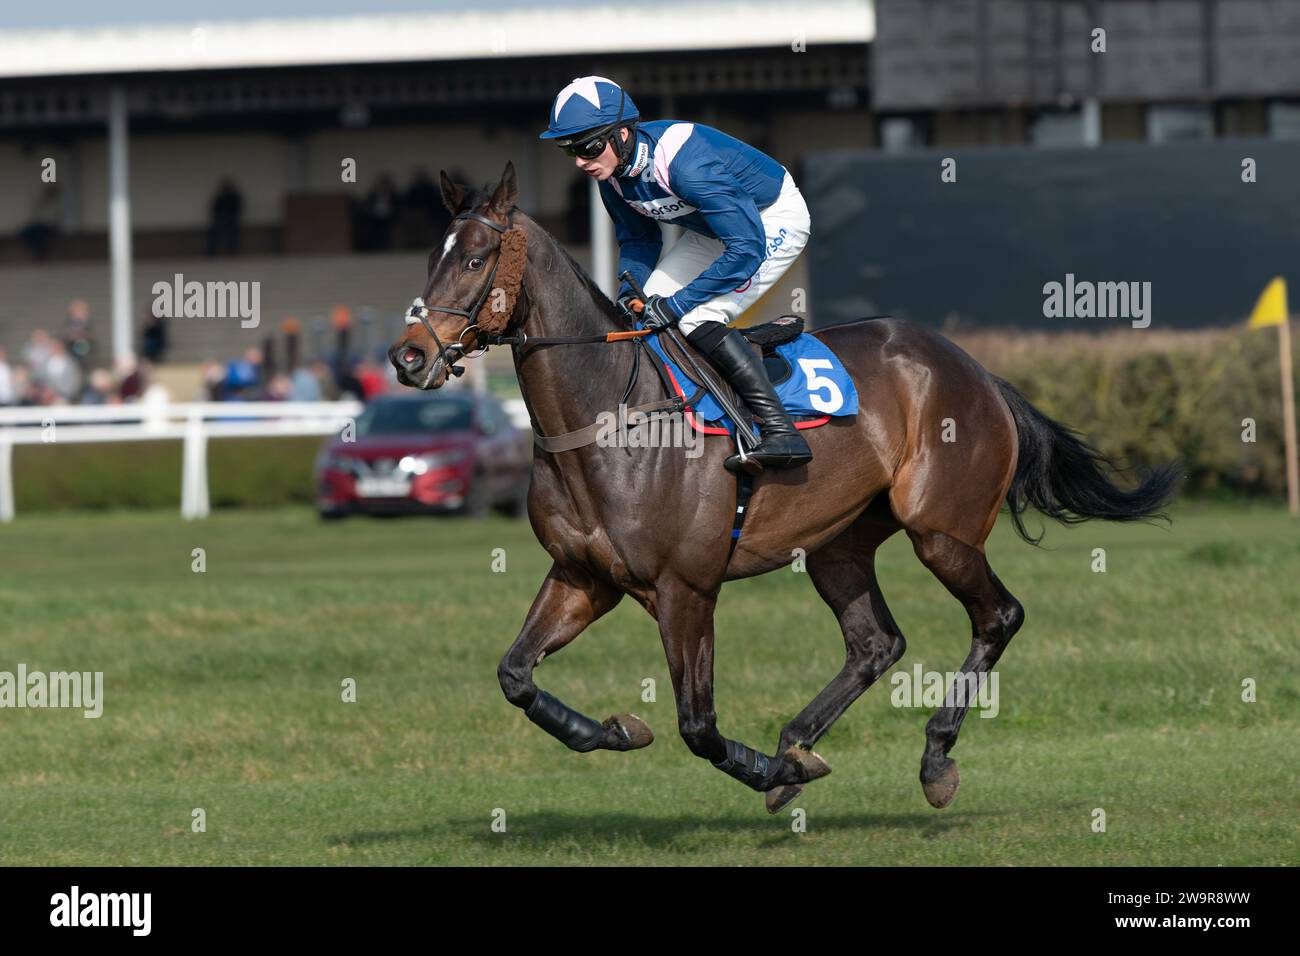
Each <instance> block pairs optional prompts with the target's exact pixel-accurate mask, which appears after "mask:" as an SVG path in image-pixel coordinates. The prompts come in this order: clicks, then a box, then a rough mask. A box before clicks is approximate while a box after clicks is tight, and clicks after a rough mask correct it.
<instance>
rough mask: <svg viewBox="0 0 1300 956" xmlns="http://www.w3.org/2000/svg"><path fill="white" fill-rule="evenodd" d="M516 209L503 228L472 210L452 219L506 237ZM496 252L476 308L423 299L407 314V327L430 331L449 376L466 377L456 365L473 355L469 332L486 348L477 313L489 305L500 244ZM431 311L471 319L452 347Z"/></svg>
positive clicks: (520, 288)
mask: <svg viewBox="0 0 1300 956" xmlns="http://www.w3.org/2000/svg"><path fill="white" fill-rule="evenodd" d="M516 208H518V207H516V206H511V207H510V210H509V211H508V212H507V213H506V224H505V225H504V226H502V225H501V224H500V223H496V222H493V221H492V220H491V219H489V218H488V217H487V216H484V215H482V214H480V213H477V212H474V211H473V210H469V209H467V210H465V211H464V212H462V213H458V214H457V215H456V217H455V219H454V220H453V222H455V221H459V220H461V219H473V220H475V221H476V222H481V223H483V225H485V226H490V227H491V228H492V229H494V230H496V232H497V233H498V234H500V235H501V236H504V235H505V234H506V232H507V231H508V230H510V229H513V228H514V217H515V209H516ZM496 252H497V259H496V262H494V263H492V271H491V272H489V273H488V277H487V282H486V283H484V285H483V291H482V292H481V293H479V297H478V301H476V302H475V303H474V307H473V308H472V309H468V310H466V309H454V308H451V307H450V306H441V305H426V304H425V302H424V299H423V298H417V299H416V300H415V301H414V302H412V303H411V307H410V308H409V309H408V310H407V312H406V324H407V325H408V326H409V325H423V326H424V329H425V331H426V332H428V333H429V335H431V336H432V337H433V341H434V343H435V344H436V345H437V346H438V358H439V359H440V360H441V361H442V363H443V365H444V366H445V367H446V369H447V373H448V375H464V374H465V369H463V368H461V367H460V366H459V365H456V364H455V363H456V362H457V361H459V360H460V359H462V358H466V357H468V356H471V355H472V354H473V353H472V352H471V351H470V350H467V349H466V348H465V335H466V333H468V332H473V333H474V338H475V343H476V347H481V348H482V349H483V350H486V349H487V343H484V344H482V345H481V346H480V345H479V344H478V342H479V340H480V339H482V338H483V335H482V333H481V331H480V329H479V324H478V314H479V311H480V310H481V309H482V308H483V305H484V303H485V302H487V297H488V295H489V293H491V291H492V288H493V281H494V280H495V279H496V275H497V269H498V268H499V267H500V265H501V245H500V243H498V244H497V248H496ZM523 288H524V280H523V276H522V275H521V276H520V278H519V290H520V291H521V292H522V291H523ZM430 312H446V313H447V314H448V315H463V316H464V317H465V318H466V319H468V320H469V324H468V325H466V326H465V328H464V329H462V330H461V333H460V335H459V336H457V338H456V341H455V342H453V343H452V344H451V345H443V344H442V339H441V338H440V337H439V336H438V333H437V332H435V331H434V330H433V324H432V323H430V322H429V313H430ZM453 349H454V350H455V354H454V355H453V354H452V350H453Z"/></svg>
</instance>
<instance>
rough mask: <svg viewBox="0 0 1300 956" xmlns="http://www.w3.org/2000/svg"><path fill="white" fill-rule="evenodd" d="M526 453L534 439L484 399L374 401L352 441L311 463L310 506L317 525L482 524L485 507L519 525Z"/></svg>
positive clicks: (338, 442) (332, 445) (528, 462)
mask: <svg viewBox="0 0 1300 956" xmlns="http://www.w3.org/2000/svg"><path fill="white" fill-rule="evenodd" d="M344 437H352V436H346V435H345V436H344ZM532 445H533V440H532V433H531V432H529V431H527V430H525V429H520V428H517V427H516V426H515V424H514V423H513V422H512V421H511V420H510V416H509V415H508V414H507V413H506V410H505V409H504V408H503V407H502V405H501V403H500V402H498V401H497V400H496V399H495V398H492V397H491V396H490V395H484V394H478V393H473V392H463V393H460V394H451V395H448V394H446V393H442V394H436V395H428V394H422V393H414V394H411V395H387V396H383V397H381V398H376V399H374V400H373V401H371V402H370V403H369V404H367V405H366V408H365V411H363V412H362V413H361V415H360V416H359V417H358V418H357V426H356V435H355V440H354V441H345V440H344V438H336V439H333V440H331V441H330V442H329V443H328V444H327V445H325V447H323V448H322V449H321V451H320V454H319V455H318V456H317V458H316V507H317V510H318V511H319V512H320V514H321V517H323V518H341V517H343V516H345V515H349V514H415V513H444V514H448V513H449V514H462V515H467V516H470V517H480V516H482V515H484V514H486V513H487V511H488V509H490V508H498V509H500V510H502V511H504V512H506V513H507V514H511V515H516V516H522V515H523V514H525V513H526V511H527V507H528V479H529V474H530V472H531V470H532V462H533V449H532Z"/></svg>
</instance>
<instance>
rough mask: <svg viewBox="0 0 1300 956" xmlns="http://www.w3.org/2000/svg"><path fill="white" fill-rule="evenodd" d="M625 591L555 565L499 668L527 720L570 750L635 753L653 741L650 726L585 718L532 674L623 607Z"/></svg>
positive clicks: (624, 717)
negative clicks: (550, 656) (602, 618)
mask: <svg viewBox="0 0 1300 956" xmlns="http://www.w3.org/2000/svg"><path fill="white" fill-rule="evenodd" d="M622 596H623V592H622V591H620V590H618V589H617V588H615V587H613V586H612V585H609V584H606V583H605V582H603V581H599V580H597V579H596V578H594V577H592V576H591V575H589V574H587V573H586V572H584V571H582V570H581V569H578V568H565V567H562V566H561V565H559V564H553V565H552V566H551V570H550V573H549V574H547V575H546V581H545V582H544V583H543V584H542V589H541V590H540V591H538V592H537V597H536V598H534V599H533V606H532V607H531V608H529V610H528V617H527V618H526V619H525V621H524V626H523V630H521V631H520V632H519V636H518V637H517V638H515V642H514V644H512V645H511V646H510V650H508V651H506V655H505V657H503V658H502V659H501V664H500V666H499V667H498V668H497V679H498V680H500V681H501V689H502V690H503V691H505V695H506V699H507V700H509V701H510V703H512V704H514V705H515V706H516V707H519V708H522V709H523V711H524V713H525V714H526V715H527V716H528V719H529V720H531V721H532V722H533V723H535V724H537V726H539V727H541V728H542V729H543V730H545V731H546V732H547V733H548V734H550V735H551V736H552V737H555V738H556V739H557V740H559V741H561V742H562V743H563V744H564V745H565V746H567V747H569V748H570V749H571V750H577V751H579V752H580V753H586V752H587V751H589V750H636V749H638V748H640V747H645V746H647V745H648V744H650V743H651V742H652V741H653V740H654V734H653V733H651V731H650V728H649V727H648V726H646V724H645V721H643V720H641V719H640V718H639V717H635V716H633V715H631V714H618V715H616V716H614V717H610V718H609V719H608V720H606V721H605V722H604V723H603V724H602V723H598V722H597V721H595V720H593V719H592V718H590V717H588V716H586V715H585V714H581V713H579V712H578V711H576V710H574V709H573V708H572V707H570V706H568V705H567V704H565V703H564V702H563V701H561V700H560V699H559V698H557V697H555V696H553V695H551V694H548V693H547V692H546V691H544V690H542V689H541V688H540V687H538V686H537V684H536V683H534V681H533V670H534V668H536V667H537V665H538V664H540V663H541V662H542V658H543V657H545V656H546V655H548V654H554V653H555V652H556V651H558V650H560V649H561V648H562V647H564V646H565V645H566V644H568V643H569V642H570V641H572V640H573V639H574V638H575V637H577V636H578V635H579V634H581V633H582V632H583V630H584V629H586V627H587V626H588V625H589V624H591V623H592V622H593V621H595V620H596V619H597V618H598V617H600V616H601V615H603V614H605V613H606V612H607V611H609V610H610V609H612V608H613V607H614V606H615V605H616V604H618V602H619V599H620V598H622Z"/></svg>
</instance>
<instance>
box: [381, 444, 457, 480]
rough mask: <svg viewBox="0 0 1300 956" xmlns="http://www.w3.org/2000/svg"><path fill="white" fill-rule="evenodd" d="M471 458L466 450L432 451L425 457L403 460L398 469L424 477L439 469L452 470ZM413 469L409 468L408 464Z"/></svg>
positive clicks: (424, 455) (419, 456)
mask: <svg viewBox="0 0 1300 956" xmlns="http://www.w3.org/2000/svg"><path fill="white" fill-rule="evenodd" d="M468 457H469V451H468V450H467V449H465V448H456V449H452V450H450V451H431V452H426V453H425V454H423V455H415V456H412V457H409V458H403V459H402V460H401V462H400V463H399V465H398V467H399V468H401V469H402V470H403V471H410V472H411V473H412V474H415V475H422V474H424V473H425V472H426V471H433V470H434V469H437V468H450V467H451V466H452V465H459V464H460V463H461V462H462V461H464V460H465V459H466V458H468ZM408 461H409V462H410V463H411V467H410V468H408V467H407V462H408Z"/></svg>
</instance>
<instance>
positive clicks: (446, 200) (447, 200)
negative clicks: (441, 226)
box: [438, 169, 465, 214]
mask: <svg viewBox="0 0 1300 956" xmlns="http://www.w3.org/2000/svg"><path fill="white" fill-rule="evenodd" d="M438 175H439V176H440V177H441V178H442V204H443V205H444V206H446V207H447V210H448V211H449V212H451V213H453V214H455V213H458V212H460V204H461V203H462V202H464V201H465V190H464V189H463V188H462V187H460V186H457V185H456V184H455V183H453V182H452V181H451V178H450V177H449V176H448V175H447V170H445V169H440V170H438Z"/></svg>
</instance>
